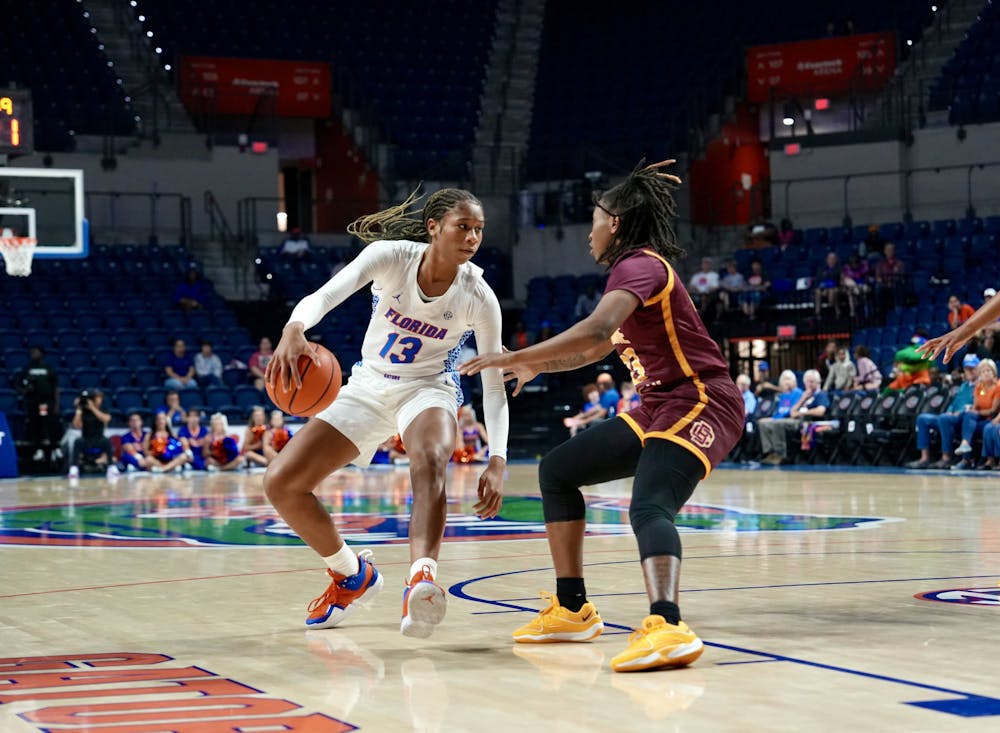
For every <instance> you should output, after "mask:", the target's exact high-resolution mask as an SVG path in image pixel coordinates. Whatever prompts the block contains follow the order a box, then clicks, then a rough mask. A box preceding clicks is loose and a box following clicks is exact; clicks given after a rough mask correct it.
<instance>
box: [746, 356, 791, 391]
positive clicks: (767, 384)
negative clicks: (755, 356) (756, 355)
mask: <svg viewBox="0 0 1000 733" xmlns="http://www.w3.org/2000/svg"><path fill="white" fill-rule="evenodd" d="M792 381H793V382H795V381H796V380H795V374H792ZM780 391H781V387H779V386H778V385H777V384H774V383H773V382H772V381H771V365H770V364H769V363H768V362H766V361H759V362H757V384H756V385H755V386H754V388H753V393H754V394H755V395H757V396H758V397H765V396H767V395H769V394H774V393H775V392H780Z"/></svg>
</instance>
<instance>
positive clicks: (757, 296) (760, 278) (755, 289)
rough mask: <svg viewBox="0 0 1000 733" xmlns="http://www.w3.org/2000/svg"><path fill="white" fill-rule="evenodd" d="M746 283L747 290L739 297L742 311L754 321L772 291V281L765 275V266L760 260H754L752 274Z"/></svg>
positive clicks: (751, 264) (751, 265) (751, 267)
mask: <svg viewBox="0 0 1000 733" xmlns="http://www.w3.org/2000/svg"><path fill="white" fill-rule="evenodd" d="M746 282H747V284H746V289H745V290H744V291H743V292H742V293H740V295H739V301H740V310H742V311H743V314H744V315H745V316H746V317H747V318H750V319H753V318H756V317H757V310H758V309H759V308H760V304H761V301H763V300H764V296H765V295H767V291H768V290H770V289H771V281H770V280H769V279H768V277H767V275H766V274H764V266H763V265H762V264H761V262H760V260H753V261H752V262H751V263H750V274H749V275H748V276H747V281H746Z"/></svg>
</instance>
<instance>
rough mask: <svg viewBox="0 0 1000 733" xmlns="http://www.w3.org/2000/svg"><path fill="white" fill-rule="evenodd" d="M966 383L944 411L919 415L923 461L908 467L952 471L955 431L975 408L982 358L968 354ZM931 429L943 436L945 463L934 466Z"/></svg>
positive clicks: (914, 462)
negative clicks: (973, 403)
mask: <svg viewBox="0 0 1000 733" xmlns="http://www.w3.org/2000/svg"><path fill="white" fill-rule="evenodd" d="M962 366H963V372H964V381H963V382H962V384H961V385H960V386H959V388H958V390H957V391H956V392H955V394H954V395H953V396H952V398H951V401H950V402H949V403H948V406H947V407H946V408H945V410H944V412H942V413H940V414H936V413H933V412H921V413H920V414H919V415H917V423H916V431H917V449H918V450H919V451H920V458H918V459H917V460H915V461H910V462H909V463H907V464H906V467H907V468H949V467H950V466H951V456H952V443H953V437H952V436H954V434H955V428H956V427H957V426H958V425H959V423H961V421H962V415H963V414H964V413H965V411H966V409H968V408H969V407H971V406H972V389H973V385H974V384H975V382H976V373H977V367H978V366H979V359H978V358H977V357H976V356H975V355H974V354H966V356H965V359H963V360H962ZM931 430H937V432H938V434H940V436H941V460H939V461H937V462H936V463H931V454H930V447H931Z"/></svg>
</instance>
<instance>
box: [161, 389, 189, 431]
mask: <svg viewBox="0 0 1000 733" xmlns="http://www.w3.org/2000/svg"><path fill="white" fill-rule="evenodd" d="M156 412H157V413H160V412H163V413H166V415H167V422H169V423H170V427H172V428H179V427H180V426H181V425H183V424H184V423H185V422H187V410H185V409H184V407H183V406H182V405H181V395H180V392H178V391H177V390H176V389H172V390H170V391H169V392H167V393H166V394H165V395H164V396H163V404H162V405H160V406H159V407H157V408H156Z"/></svg>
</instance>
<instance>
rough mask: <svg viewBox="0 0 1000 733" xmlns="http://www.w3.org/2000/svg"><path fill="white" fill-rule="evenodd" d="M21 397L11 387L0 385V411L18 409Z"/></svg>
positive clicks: (5, 411)
mask: <svg viewBox="0 0 1000 733" xmlns="http://www.w3.org/2000/svg"><path fill="white" fill-rule="evenodd" d="M20 404H21V398H20V396H19V395H18V394H17V392H16V391H15V390H13V389H8V388H6V387H0V412H4V413H7V412H14V411H15V410H18V409H20Z"/></svg>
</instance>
